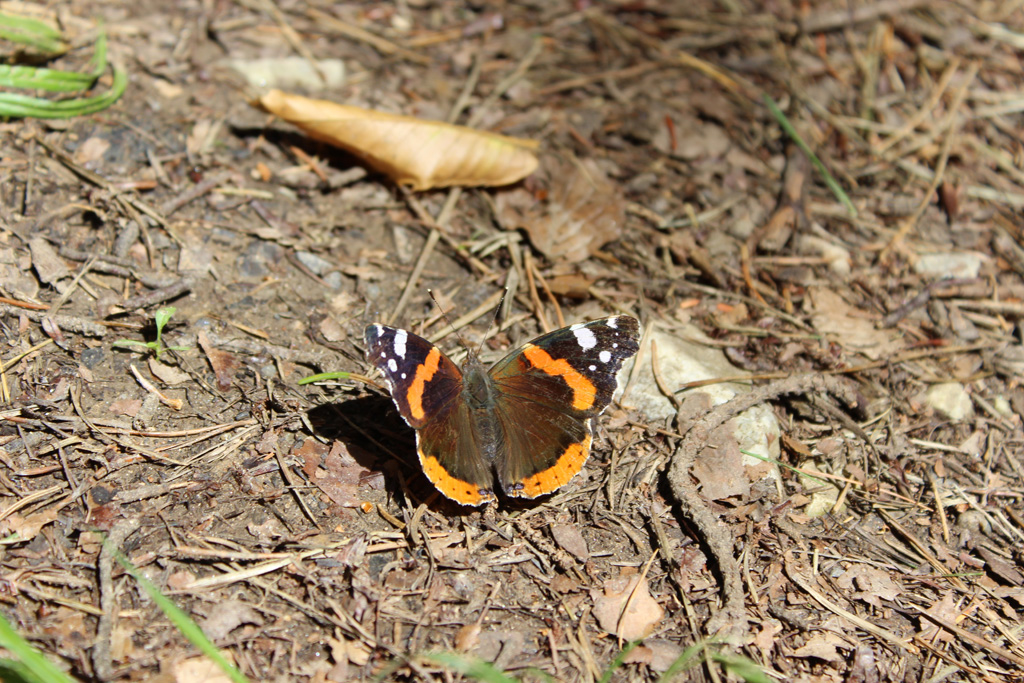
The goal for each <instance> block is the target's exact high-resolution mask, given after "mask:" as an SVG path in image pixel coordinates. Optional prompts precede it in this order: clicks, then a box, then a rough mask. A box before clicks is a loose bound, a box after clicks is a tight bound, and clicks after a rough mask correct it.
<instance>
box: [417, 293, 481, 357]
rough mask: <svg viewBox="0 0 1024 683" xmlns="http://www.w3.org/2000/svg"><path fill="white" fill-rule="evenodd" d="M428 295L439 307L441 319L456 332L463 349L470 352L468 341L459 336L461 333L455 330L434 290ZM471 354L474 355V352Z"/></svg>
mask: <svg viewBox="0 0 1024 683" xmlns="http://www.w3.org/2000/svg"><path fill="white" fill-rule="evenodd" d="M427 294H429V295H430V299H431V301H433V302H434V305H435V306H437V310H438V311H440V312H441V317H442V318H444V321H445V322H446V323H448V327H450V328H452V332H454V333H455V336H456V337H458V338H459V343H460V344H462V348H464V349H466V351H469V345H468V344H466V340H465V339H463V338H462V335H461V334H459V331H458V330H457V329H455V325H453V324H452V321H451V320H450V319H449V318H448V314H447V313H445V312H444V309H443V308H441V303H440V302H439V301H438V300H437V297H435V296H434V292H433V290H430V289H428V290H427ZM469 352H470V353H472V351H469Z"/></svg>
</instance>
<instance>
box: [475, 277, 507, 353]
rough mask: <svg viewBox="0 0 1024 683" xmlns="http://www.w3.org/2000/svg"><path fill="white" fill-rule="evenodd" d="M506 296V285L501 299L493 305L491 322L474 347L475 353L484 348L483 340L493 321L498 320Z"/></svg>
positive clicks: (489, 331)
mask: <svg viewBox="0 0 1024 683" xmlns="http://www.w3.org/2000/svg"><path fill="white" fill-rule="evenodd" d="M506 296H508V287H506V288H505V291H503V292H502V293H501V299H499V300H498V305H497V306H495V307H494V315H493V316H492V317H491V324H490V325H488V326H487V331H486V332H484V336H483V337H481V338H480V346H478V347H477V349H476V355H477V356H479V355H480V349H482V348H484V342H485V341H487V336H488V335H489V334H490V333H491V328H492V327H494V323H495V322H497V320H498V313H500V312H501V305H502V304H503V303H505V297H506Z"/></svg>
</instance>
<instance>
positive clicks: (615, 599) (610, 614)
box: [590, 575, 665, 640]
mask: <svg viewBox="0 0 1024 683" xmlns="http://www.w3.org/2000/svg"><path fill="white" fill-rule="evenodd" d="M590 597H591V599H592V600H593V601H594V616H595V617H597V623H598V624H600V625H601V628H603V629H604V630H605V631H607V632H608V633H612V634H614V635H617V636H618V637H620V638H622V639H623V640H639V639H641V638H646V637H647V636H649V635H651V632H653V631H654V627H655V626H657V625H658V622H659V621H661V618H662V617H663V616H665V610H664V609H663V608H662V606H661V605H660V604H658V601H657V600H655V599H654V598H653V597H651V593H650V590H649V589H648V587H647V580H646V579H643V580H641V578H640V576H639V575H635V576H620V577H619V578H617V579H609V580H608V581H605V582H604V592H603V593H602V592H601V591H596V590H594V591H590Z"/></svg>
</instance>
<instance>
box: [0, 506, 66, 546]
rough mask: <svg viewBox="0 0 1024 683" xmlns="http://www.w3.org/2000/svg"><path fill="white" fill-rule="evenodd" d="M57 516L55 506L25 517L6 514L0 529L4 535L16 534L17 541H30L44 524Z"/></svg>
mask: <svg viewBox="0 0 1024 683" xmlns="http://www.w3.org/2000/svg"><path fill="white" fill-rule="evenodd" d="M57 517H58V512H57V509H56V508H47V509H45V510H43V511H42V512H36V513H33V514H31V515H27V516H25V517H22V516H21V515H17V514H13V515H10V516H8V517H7V519H5V520H4V521H3V524H0V529H3V535H4V536H8V535H10V534H17V535H18V540H19V541H31V540H32V539H33V538H35V537H36V536H38V535H39V532H40V531H42V529H43V527H44V526H46V525H47V524H49V523H50V522H53V521H55V520H56V519H57Z"/></svg>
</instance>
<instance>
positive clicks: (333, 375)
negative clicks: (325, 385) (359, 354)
mask: <svg viewBox="0 0 1024 683" xmlns="http://www.w3.org/2000/svg"><path fill="white" fill-rule="evenodd" d="M351 374H352V373H351V372H321V373H318V374H316V375H309V376H308V377H303V378H302V379H300V380H299V385H300V386H301V385H303V384H312V383H313V382H329V381H330V380H333V379H348V378H349V376H350V375H351Z"/></svg>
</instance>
